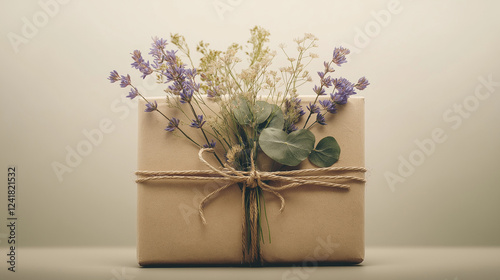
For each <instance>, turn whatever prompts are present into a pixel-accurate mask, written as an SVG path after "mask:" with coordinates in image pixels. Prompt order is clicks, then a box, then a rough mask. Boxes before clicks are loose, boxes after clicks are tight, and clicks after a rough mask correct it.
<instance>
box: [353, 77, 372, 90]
mask: <svg viewBox="0 0 500 280" xmlns="http://www.w3.org/2000/svg"><path fill="white" fill-rule="evenodd" d="M369 84H370V83H369V82H368V80H367V79H366V78H365V77H361V78H359V80H358V83H357V84H356V85H355V86H354V87H355V88H357V89H359V90H364V89H365V88H366V87H367V86H368V85H369Z"/></svg>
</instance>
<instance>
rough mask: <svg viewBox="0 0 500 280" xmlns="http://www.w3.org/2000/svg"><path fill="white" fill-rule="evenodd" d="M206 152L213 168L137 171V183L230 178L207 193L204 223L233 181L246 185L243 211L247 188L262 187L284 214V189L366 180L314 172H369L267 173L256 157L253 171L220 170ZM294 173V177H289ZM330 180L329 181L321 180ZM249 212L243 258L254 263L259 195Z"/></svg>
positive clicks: (337, 185) (336, 185) (324, 169)
mask: <svg viewBox="0 0 500 280" xmlns="http://www.w3.org/2000/svg"><path fill="white" fill-rule="evenodd" d="M205 152H214V149H212V148H203V149H200V151H199V152H198V158H199V159H200V161H201V162H203V163H204V164H205V165H206V166H207V167H208V168H210V170H182V171H174V170H171V171H137V172H136V173H135V174H136V175H138V176H140V178H137V180H136V182H137V183H144V182H148V181H153V180H176V179H181V180H195V181H209V180H217V181H226V182H227V184H225V185H223V186H221V187H219V188H217V189H216V190H214V191H213V192H211V193H209V194H208V195H207V196H205V197H204V198H203V199H202V200H201V202H200V204H199V206H198V212H199V214H200V218H201V220H202V222H203V224H204V225H206V224H207V221H206V219H205V214H204V211H203V209H204V207H205V204H206V203H207V202H208V201H209V200H210V199H211V198H212V197H213V196H215V195H217V194H218V193H219V192H221V191H223V190H225V189H227V188H228V187H230V186H231V185H233V184H236V183H239V184H240V185H242V204H241V205H242V211H243V213H245V211H246V210H247V209H246V207H245V194H246V193H247V189H250V190H255V188H257V187H260V189H261V190H263V191H266V192H269V193H271V194H273V195H274V196H276V197H277V198H279V199H280V201H281V206H280V210H279V211H280V213H281V212H282V211H283V209H284V208H285V199H284V198H283V196H282V195H281V194H280V191H284V190H287V189H291V188H296V187H300V186H304V185H313V186H321V187H328V188H336V189H349V185H346V184H341V183H335V182H332V181H339V180H342V181H358V182H365V179H364V178H362V177H356V176H346V175H322V176H312V174H313V173H317V172H323V173H325V172H344V171H352V172H366V169H365V168H363V167H322V168H312V169H300V170H292V171H273V172H265V171H258V170H257V169H256V168H255V163H254V161H253V159H252V160H251V170H250V171H239V170H236V169H234V168H233V167H231V166H229V165H227V164H225V165H224V168H223V169H218V168H216V167H214V166H213V165H211V164H210V163H208V162H207V161H206V160H205V159H204V158H203V154H204V153H205ZM289 176H293V177H289ZM321 180H327V181H321ZM264 181H266V182H273V181H274V182H282V183H286V184H285V185H282V186H271V185H269V184H268V183H266V182H264ZM249 199H250V203H249V209H248V210H249V213H248V216H247V213H245V216H246V217H249V219H250V221H246V220H245V219H243V224H242V225H243V238H242V249H243V258H244V261H245V262H250V263H254V262H257V261H262V260H261V257H260V242H259V240H258V239H259V238H258V235H259V232H258V229H257V219H258V215H257V212H258V207H257V200H256V198H255V195H252V196H250V197H249ZM247 225H250V230H249V231H250V235H251V236H250V238H248V236H247V235H246V234H247V232H248V228H247ZM247 240H250V243H251V244H247V243H248V242H247Z"/></svg>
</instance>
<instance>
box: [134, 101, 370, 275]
mask: <svg viewBox="0 0 500 280" xmlns="http://www.w3.org/2000/svg"><path fill="white" fill-rule="evenodd" d="M301 99H302V104H303V106H304V107H305V105H306V104H308V103H309V102H312V101H313V100H314V96H301ZM155 100H156V101H157V102H158V109H159V110H161V111H162V112H164V113H165V114H166V115H167V116H169V117H174V116H175V117H178V118H181V119H183V120H184V121H185V122H186V121H187V119H185V118H182V117H184V116H183V115H181V114H180V113H179V112H178V111H177V110H174V109H171V108H168V107H167V106H166V104H165V102H164V98H154V99H151V100H150V101H155ZM208 102H210V101H208ZM144 105H145V103H144V101H140V102H139V108H140V109H139V124H138V125H139V132H138V135H139V147H138V148H139V150H138V170H148V171H166V170H205V169H208V168H207V167H206V166H205V165H204V164H202V163H201V162H200V161H199V159H198V148H197V147H196V146H195V145H193V144H192V143H190V142H189V141H188V140H187V139H185V138H184V137H182V136H177V135H176V134H172V133H169V132H166V131H165V130H164V129H165V127H166V126H167V124H168V121H167V120H166V119H164V118H163V117H162V116H161V115H160V114H158V113H156V112H152V113H147V112H143V110H142V108H144ZM214 106H215V105H214ZM329 118H332V119H329ZM304 119H305V118H304ZM327 123H328V125H326V126H320V125H315V126H314V127H313V128H312V130H311V131H312V132H313V133H314V134H315V136H316V142H318V141H319V140H320V139H322V138H323V137H325V136H334V137H335V138H336V139H337V141H338V143H339V145H340V147H341V154H340V160H339V161H338V162H337V163H335V164H334V166H338V167H340V166H356V167H364V164H365V163H364V98H362V97H351V98H350V99H349V101H348V103H347V104H346V105H344V106H339V110H338V113H337V114H334V115H330V114H329V115H327ZM185 127H186V129H185V131H186V132H188V133H189V134H190V136H193V138H195V139H197V140H198V139H199V140H200V141H199V142H200V143H203V141H201V139H200V138H199V137H196V136H197V135H198V134H199V131H198V130H195V129H194V128H189V127H187V126H185ZM179 135H180V134H179ZM198 136H199V135H198ZM205 159H207V160H208V161H209V162H210V163H211V164H213V165H214V166H218V163H217V161H215V160H214V159H213V157H212V156H210V155H209V154H207V155H206V156H205ZM299 167H300V168H316V167H315V166H313V165H312V164H310V163H309V162H308V160H305V161H304V162H303V163H302V164H301V165H299ZM350 174H352V175H356V176H361V177H363V174H361V173H355V172H351V173H350ZM348 184H349V185H350V189H349V190H347V191H345V190H337V189H331V188H326V187H315V186H308V185H304V186H301V187H298V188H295V189H289V190H286V191H283V192H281V194H282V195H283V197H284V198H285V200H286V206H285V209H284V211H283V212H282V213H279V208H280V204H279V203H280V202H279V199H277V198H276V197H275V196H273V195H269V194H268V193H264V198H265V203H266V210H267V217H268V220H269V227H270V232H271V243H269V240H268V234H267V233H268V229H267V226H266V222H265V220H262V223H263V227H264V241H265V243H264V244H262V245H261V248H262V256H263V259H264V262H265V263H268V264H290V263H295V264H307V265H309V266H310V265H314V264H316V263H318V264H319V263H360V262H362V261H363V258H364V183H360V182H354V181H349V182H348ZM222 185H223V183H219V182H216V181H182V180H176V181H173V180H168V181H153V182H146V183H139V184H138V203H137V208H138V213H137V215H138V224H137V227H138V235H137V237H138V241H137V257H138V262H139V264H140V265H143V266H145V265H158V264H164V265H187V264H193V265H196V264H200V265H210V264H225V265H237V264H241V260H242V249H241V236H242V234H241V233H242V227H241V223H242V219H243V213H242V211H241V191H240V189H239V188H238V187H237V186H236V185H235V186H234V187H230V188H228V189H226V190H224V191H222V192H221V193H219V194H218V195H217V196H216V197H213V198H212V199H211V200H210V202H209V203H207V205H206V206H205V217H206V219H207V225H203V224H202V222H201V219H200V217H199V215H198V205H199V202H200V201H201V199H203V197H204V196H206V195H207V194H209V193H210V192H212V191H213V190H215V188H217V187H218V186H222Z"/></svg>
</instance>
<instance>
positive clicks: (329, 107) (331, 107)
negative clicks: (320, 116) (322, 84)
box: [319, 99, 337, 114]
mask: <svg viewBox="0 0 500 280" xmlns="http://www.w3.org/2000/svg"><path fill="white" fill-rule="evenodd" d="M319 104H321V106H323V108H324V109H325V110H326V111H327V112H328V113H330V114H335V113H337V107H335V103H333V102H332V101H331V100H329V99H326V100H320V101H319Z"/></svg>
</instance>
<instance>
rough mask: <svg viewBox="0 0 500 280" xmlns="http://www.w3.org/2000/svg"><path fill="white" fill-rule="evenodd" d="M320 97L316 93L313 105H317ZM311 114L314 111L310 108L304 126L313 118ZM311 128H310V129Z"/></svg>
mask: <svg viewBox="0 0 500 280" xmlns="http://www.w3.org/2000/svg"><path fill="white" fill-rule="evenodd" d="M318 98H319V95H316V99H314V103H313V105H315V104H316V102H317V101H318ZM311 109H312V108H311ZM311 115H312V111H311V110H309V115H308V116H307V120H306V122H305V123H304V127H303V128H306V125H307V122H309V119H310V118H311ZM311 126H312V125H311ZM309 128H310V127H309ZM309 128H308V129H309Z"/></svg>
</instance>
